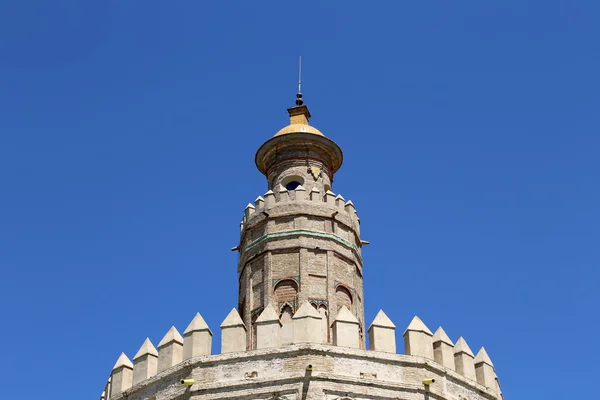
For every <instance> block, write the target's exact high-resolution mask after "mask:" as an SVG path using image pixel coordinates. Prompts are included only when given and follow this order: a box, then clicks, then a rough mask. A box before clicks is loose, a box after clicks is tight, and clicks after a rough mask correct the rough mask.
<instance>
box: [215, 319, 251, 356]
mask: <svg viewBox="0 0 600 400" xmlns="http://www.w3.org/2000/svg"><path fill="white" fill-rule="evenodd" d="M239 351H246V325H245V324H244V321H242V318H241V317H240V314H239V313H238V311H237V310H236V309H235V308H234V309H232V310H231V312H230V313H229V315H227V317H226V318H225V320H224V321H223V323H221V353H234V352H239Z"/></svg>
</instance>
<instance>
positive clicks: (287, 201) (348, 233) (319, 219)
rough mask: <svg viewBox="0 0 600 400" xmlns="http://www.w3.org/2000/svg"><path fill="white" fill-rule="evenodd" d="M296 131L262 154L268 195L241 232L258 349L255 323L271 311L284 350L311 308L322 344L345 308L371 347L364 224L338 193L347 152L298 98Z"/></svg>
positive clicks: (245, 311)
mask: <svg viewBox="0 0 600 400" xmlns="http://www.w3.org/2000/svg"><path fill="white" fill-rule="evenodd" d="M288 113H289V116H290V124H289V125H287V126H286V127H284V128H282V129H281V130H279V132H277V133H276V134H275V136H273V137H272V138H271V139H269V140H267V141H266V142H265V143H264V144H263V145H262V146H261V147H260V148H259V149H258V151H257V153H256V158H255V160H256V166H257V167H258V169H259V170H260V171H261V172H262V173H263V174H264V175H265V176H266V178H267V183H268V187H267V193H265V195H264V200H263V199H262V197H260V198H259V199H257V201H256V202H255V205H254V206H252V209H249V208H247V209H246V212H245V214H244V219H243V221H242V226H241V238H240V245H239V246H238V250H239V252H240V261H239V266H238V272H239V310H240V314H241V316H242V319H243V320H244V323H245V324H246V326H247V327H249V329H248V347H249V348H252V349H253V348H256V324H255V322H256V319H257V318H258V316H259V315H260V313H261V312H262V310H263V309H264V308H265V307H266V306H267V305H268V304H271V305H273V307H274V308H275V310H276V312H277V314H278V316H279V317H280V320H281V323H282V325H283V326H282V329H281V337H280V341H281V344H283V345H285V344H287V343H291V342H292V340H293V321H292V316H293V315H294V314H295V313H296V311H297V310H298V308H299V307H300V305H301V304H303V303H305V302H307V301H308V302H309V303H310V304H311V305H312V306H313V307H314V308H315V309H316V310H317V311H318V312H319V313H320V314H321V316H322V319H321V320H322V322H321V324H322V332H323V335H322V337H323V341H324V342H328V343H332V341H333V335H332V323H333V321H334V320H335V318H336V316H337V313H338V310H340V309H341V308H342V307H343V306H345V307H346V308H347V309H348V310H349V311H350V313H352V314H353V315H354V316H355V317H356V319H357V320H358V323H359V328H358V335H359V337H358V338H357V342H358V343H360V347H362V348H364V345H365V339H364V333H363V331H364V306H363V284H362V267H363V263H362V257H361V240H360V230H359V221H358V217H357V215H356V209H355V208H354V205H353V204H352V203H351V202H346V201H345V200H344V198H343V197H342V196H337V197H336V195H335V194H334V193H333V192H332V183H333V178H334V174H335V172H336V171H337V170H338V169H339V168H340V166H341V165H342V159H343V155H342V150H341V149H340V147H339V146H338V145H337V144H336V143H335V142H334V141H333V140H331V139H329V138H327V137H325V135H323V133H321V132H320V131H319V130H318V129H316V128H315V127H313V126H311V125H309V124H308V122H309V119H310V117H311V115H310V112H309V111H308V107H307V106H306V105H305V104H304V102H303V101H302V95H301V94H300V93H298V99H297V101H296V106H294V107H291V108H289V109H288Z"/></svg>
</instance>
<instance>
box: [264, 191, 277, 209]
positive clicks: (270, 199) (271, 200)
mask: <svg viewBox="0 0 600 400" xmlns="http://www.w3.org/2000/svg"><path fill="white" fill-rule="evenodd" d="M274 204H275V193H273V191H272V190H268V191H267V193H265V207H266V208H269V207H272V206H273V205H274Z"/></svg>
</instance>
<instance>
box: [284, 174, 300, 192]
mask: <svg viewBox="0 0 600 400" xmlns="http://www.w3.org/2000/svg"><path fill="white" fill-rule="evenodd" d="M300 185H304V179H303V178H302V177H301V176H298V175H292V176H287V177H285V178H284V179H283V180H282V181H281V186H283V187H284V188H285V189H286V190H296V189H297V188H298V186H300Z"/></svg>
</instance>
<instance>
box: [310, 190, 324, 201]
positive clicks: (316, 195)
mask: <svg viewBox="0 0 600 400" xmlns="http://www.w3.org/2000/svg"><path fill="white" fill-rule="evenodd" d="M310 201H314V202H315V203H316V202H319V203H322V202H323V197H322V196H321V191H320V190H319V189H318V188H317V187H313V188H312V189H311V190H310Z"/></svg>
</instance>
